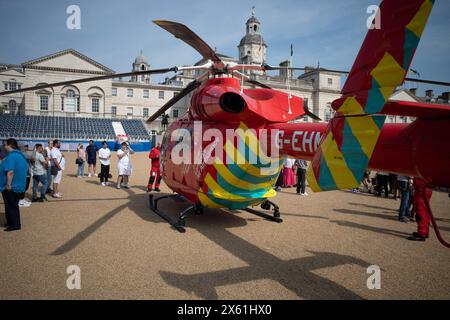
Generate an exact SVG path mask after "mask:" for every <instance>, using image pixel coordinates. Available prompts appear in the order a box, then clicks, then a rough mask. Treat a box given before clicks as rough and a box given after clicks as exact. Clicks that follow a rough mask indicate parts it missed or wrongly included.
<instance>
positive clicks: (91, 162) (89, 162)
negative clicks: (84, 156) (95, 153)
mask: <svg viewBox="0 0 450 320" xmlns="http://www.w3.org/2000/svg"><path fill="white" fill-rule="evenodd" d="M87 163H88V164H93V165H94V166H95V165H96V164H97V159H95V158H94V159H90V158H88V161H87Z"/></svg>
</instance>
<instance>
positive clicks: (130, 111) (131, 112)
mask: <svg viewBox="0 0 450 320" xmlns="http://www.w3.org/2000/svg"><path fill="white" fill-rule="evenodd" d="M127 116H128V117H132V116H133V107H128V108H127Z"/></svg>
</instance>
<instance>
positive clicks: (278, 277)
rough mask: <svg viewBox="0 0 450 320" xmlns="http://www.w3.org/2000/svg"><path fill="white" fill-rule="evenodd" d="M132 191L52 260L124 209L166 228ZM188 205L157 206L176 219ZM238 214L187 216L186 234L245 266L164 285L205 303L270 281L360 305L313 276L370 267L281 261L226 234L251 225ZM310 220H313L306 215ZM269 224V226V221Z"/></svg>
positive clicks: (328, 256)
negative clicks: (227, 289)
mask: <svg viewBox="0 0 450 320" xmlns="http://www.w3.org/2000/svg"><path fill="white" fill-rule="evenodd" d="M92 183H96V182H92ZM133 189H134V187H132V188H131V189H124V190H125V191H126V192H127V193H128V195H129V197H128V199H129V201H128V203H126V204H123V205H121V206H119V207H118V208H115V209H113V210H111V211H109V212H108V213H106V214H105V215H103V216H102V217H100V218H99V219H98V220H97V221H95V222H94V223H92V224H91V225H89V226H88V227H86V228H85V229H84V230H82V231H80V232H79V233H77V234H76V235H74V236H73V237H72V238H71V239H69V240H68V241H67V242H65V243H64V244H62V245H61V246H60V247H58V248H57V249H56V250H55V251H54V252H52V253H51V254H52V255H61V254H65V253H67V252H69V251H70V250H73V249H74V248H75V247H77V246H78V245H79V244H80V243H81V242H82V241H84V240H86V239H87V238H88V237H89V236H90V235H92V234H93V233H94V232H95V231H96V230H97V229H98V228H100V227H101V226H102V225H104V224H105V223H107V222H108V221H109V220H110V219H112V218H113V217H114V216H116V215H117V214H119V213H120V212H121V211H122V210H123V209H125V208H128V209H131V210H132V211H133V212H134V213H136V214H137V215H138V216H139V217H141V218H142V219H143V220H145V221H149V222H152V223H164V224H166V223H165V221H163V220H162V219H161V218H160V217H159V216H157V215H156V214H154V213H153V212H151V211H150V209H149V200H148V194H146V193H136V192H135V190H133ZM136 189H138V190H139V189H140V188H139V187H136ZM165 195H168V194H167V193H158V194H155V196H157V197H159V196H165ZM188 205H189V203H187V202H174V201H172V200H165V201H162V202H161V204H160V208H161V210H164V211H165V212H167V213H168V214H169V215H170V216H171V217H173V218H174V219H176V218H177V217H178V213H179V212H180V211H181V210H182V209H184V208H186V207H187V206H188ZM241 213H242V211H239V210H233V211H232V210H219V209H206V210H205V211H204V214H202V215H200V216H194V215H189V218H188V220H187V223H188V230H187V232H189V231H191V232H192V230H194V229H195V230H196V231H198V232H200V233H201V234H203V235H204V236H206V237H207V238H208V239H210V240H211V241H213V242H214V243H216V244H217V245H219V246H220V247H222V248H223V249H225V250H226V251H228V252H230V253H231V254H233V255H234V256H236V257H238V258H240V259H242V260H243V261H245V262H246V263H247V264H248V266H246V267H240V268H234V269H228V270H223V271H213V272H206V273H203V274H192V275H188V274H177V273H172V272H168V271H160V275H161V277H162V278H163V279H164V280H165V281H166V283H167V284H169V285H171V286H174V287H177V288H180V289H182V290H184V291H186V292H194V293H195V294H196V295H197V296H199V297H201V298H205V299H217V298H218V294H217V292H216V288H217V287H219V286H224V285H231V284H236V283H241V282H247V281H254V280H261V279H272V280H273V281H276V282H278V283H280V284H281V285H283V286H284V287H286V288H287V289H289V290H291V291H293V292H294V293H296V294H297V295H298V296H299V297H301V298H305V299H323V298H328V299H361V297H360V296H358V295H357V294H356V293H354V292H352V291H351V290H349V289H347V288H345V287H344V286H342V285H340V284H337V283H335V282H333V281H331V280H329V279H326V278H323V277H321V276H318V275H316V274H314V270H317V269H321V268H329V267H334V266H339V265H345V264H354V265H358V266H361V267H364V268H366V267H367V266H369V265H370V263H368V262H366V261H363V260H360V259H357V258H354V257H351V256H347V255H340V254H335V253H330V252H314V251H309V252H308V253H309V254H310V256H307V257H302V258H298V259H292V260H287V261H286V260H282V259H280V258H278V257H276V256H275V255H273V254H271V253H268V252H266V251H264V250H262V249H261V248H259V247H258V246H256V245H254V244H252V243H250V242H248V241H245V240H244V239H242V238H240V237H238V236H237V235H235V234H234V233H232V232H231V231H230V229H233V228H240V227H244V226H246V225H247V223H248V222H249V221H252V218H247V217H245V218H244V217H242V216H241ZM308 217H315V216H312V215H311V216H309V215H308ZM267 223H272V222H269V221H268V222H267ZM167 228H168V232H176V231H174V230H170V228H169V225H167ZM191 229H192V230H191ZM317 288H320V289H321V290H318V289H317Z"/></svg>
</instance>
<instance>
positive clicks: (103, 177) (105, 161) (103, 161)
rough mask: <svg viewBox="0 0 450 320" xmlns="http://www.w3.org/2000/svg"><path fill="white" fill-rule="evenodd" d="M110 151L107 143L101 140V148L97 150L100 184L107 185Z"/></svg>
mask: <svg viewBox="0 0 450 320" xmlns="http://www.w3.org/2000/svg"><path fill="white" fill-rule="evenodd" d="M110 158H111V151H110V150H109V149H108V144H107V143H106V141H103V144H102V148H101V149H100V150H99V151H98V159H99V160H100V166H101V169H100V183H101V185H102V186H106V185H108V177H109V166H110V165H111V160H110Z"/></svg>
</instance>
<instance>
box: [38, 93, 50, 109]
mask: <svg viewBox="0 0 450 320" xmlns="http://www.w3.org/2000/svg"><path fill="white" fill-rule="evenodd" d="M39 101H40V108H41V111H48V96H40V97H39Z"/></svg>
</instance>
